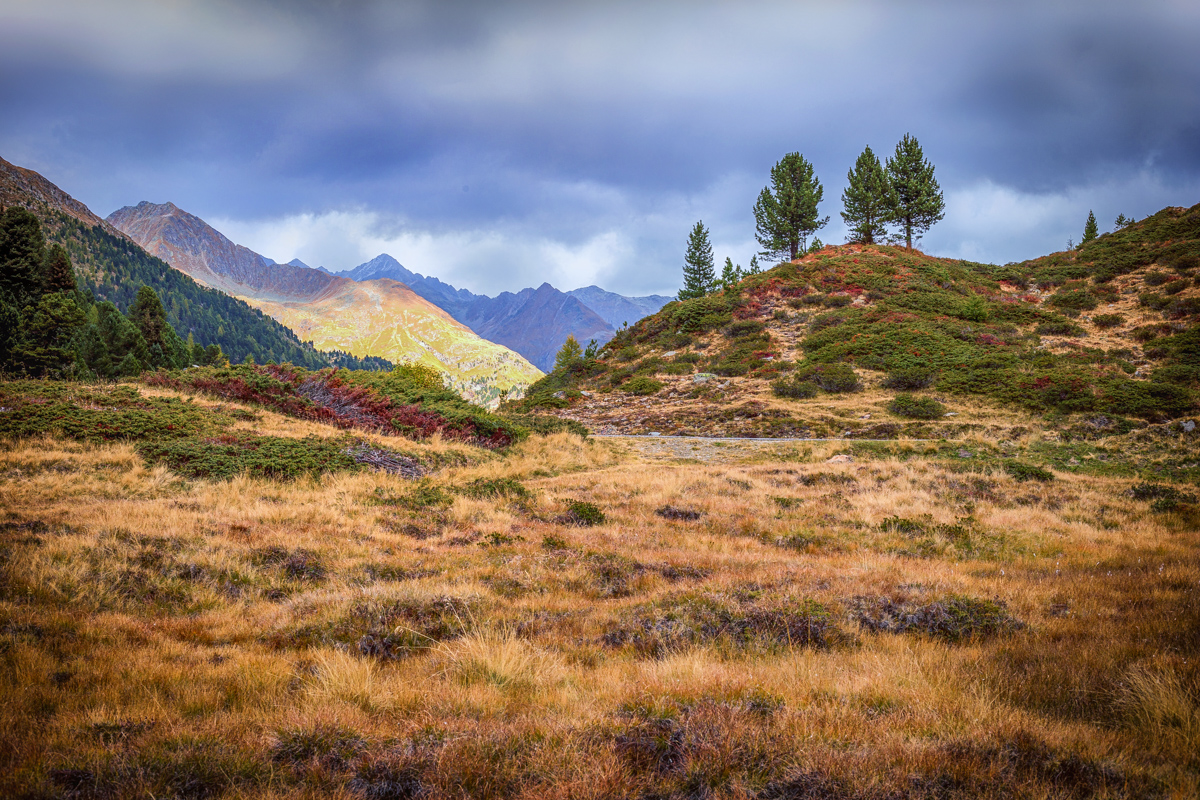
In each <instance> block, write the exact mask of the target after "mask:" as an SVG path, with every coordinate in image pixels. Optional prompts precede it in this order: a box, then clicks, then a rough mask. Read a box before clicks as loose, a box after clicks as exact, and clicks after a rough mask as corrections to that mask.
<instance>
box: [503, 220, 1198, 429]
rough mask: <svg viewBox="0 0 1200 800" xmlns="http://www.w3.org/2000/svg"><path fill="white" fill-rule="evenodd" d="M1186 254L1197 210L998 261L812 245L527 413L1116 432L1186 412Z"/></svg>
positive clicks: (659, 319) (614, 424) (699, 422)
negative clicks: (1042, 418)
mask: <svg viewBox="0 0 1200 800" xmlns="http://www.w3.org/2000/svg"><path fill="white" fill-rule="evenodd" d="M1198 257H1200V206H1197V207H1193V208H1191V209H1179V208H1174V209H1165V210H1163V211H1161V212H1159V213H1158V214H1156V215H1154V216H1152V217H1150V218H1148V219H1146V220H1143V221H1142V222H1140V223H1137V224H1135V225H1132V226H1130V227H1128V228H1126V229H1124V230H1121V231H1117V232H1114V233H1111V234H1107V235H1105V236H1101V237H1100V238H1099V239H1097V240H1096V241H1094V242H1091V243H1089V244H1088V245H1086V246H1085V247H1083V248H1081V249H1078V250H1075V251H1071V252H1069V253H1057V254H1053V255H1050V256H1046V257H1044V258H1041V259H1035V260H1032V261H1029V262H1025V263H1022V264H1012V265H1007V266H1004V267H994V266H990V265H985V264H973V263H968V262H962V261H956V260H949V259H940V258H934V257H930V256H926V255H923V254H921V253H918V252H909V251H906V250H904V249H902V248H894V247H863V246H857V245H847V246H842V247H826V248H825V249H824V250H822V251H820V252H819V253H816V254H812V255H808V256H806V257H804V258H802V259H799V260H797V261H796V262H793V263H789V264H781V265H779V266H777V267H775V268H774V269H771V270H769V271H767V272H765V273H762V274H760V275H755V276H750V277H748V278H746V279H744V280H743V281H742V282H741V283H740V284H738V285H737V286H736V287H733V288H732V289H730V290H729V291H726V292H721V293H716V294H712V295H709V296H707V297H704V298H700V299H696V300H690V301H687V302H683V303H680V302H674V303H671V304H669V305H667V306H666V307H665V308H663V309H662V311H660V312H658V313H657V314H654V315H651V316H649V317H647V318H645V319H642V320H640V321H639V322H637V323H636V324H635V325H633V326H632V327H630V328H629V330H628V331H625V332H621V333H619V334H618V335H617V336H615V337H614V338H613V339H612V341H610V342H609V344H608V345H607V346H606V347H605V348H604V349H603V350H602V351H601V353H600V358H599V359H598V360H596V361H593V362H583V361H580V362H579V363H577V364H576V365H574V367H573V368H572V369H571V370H570V371H568V372H557V373H554V374H553V375H550V376H548V377H547V378H546V379H545V380H544V381H542V382H540V383H539V384H537V385H535V386H534V387H532V388H531V390H530V393H529V395H528V399H527V400H526V401H525V407H528V408H532V407H540V408H543V409H545V410H546V413H551V414H555V415H559V416H563V417H567V418H571V419H576V420H578V421H580V422H583V423H584V424H585V425H587V426H588V427H589V428H591V429H592V430H594V431H597V432H604V431H607V432H635V433H651V432H657V433H662V434H685V433H695V434H704V435H714V434H718V435H744V436H799V437H821V436H837V437H843V436H845V437H863V438H895V437H897V436H913V437H919V438H920V437H926V436H931V435H933V436H942V435H951V434H952V433H954V432H958V433H961V432H962V431H963V429H964V426H974V427H975V428H976V429H978V428H980V427H981V426H982V427H986V426H987V425H988V424H989V421H988V418H989V417H995V418H1000V417H1002V416H1003V413H1004V410H1005V409H1014V408H1020V409H1025V410H1029V411H1033V412H1036V413H1040V414H1045V415H1049V416H1051V417H1053V418H1055V419H1059V420H1062V421H1064V424H1073V425H1080V426H1083V427H1084V428H1088V426H1090V431H1091V433H1092V434H1093V435H1102V434H1111V433H1124V432H1127V431H1128V430H1129V429H1130V428H1131V427H1137V426H1143V425H1146V424H1148V423H1152V422H1165V421H1169V420H1172V419H1179V418H1181V417H1184V416H1187V415H1191V414H1194V413H1195V412H1196V389H1197V388H1198V387H1200V327H1198V326H1197V322H1198V321H1200V287H1198V286H1197V284H1196V281H1197V280H1198V279H1200V270H1198V269H1197V267H1198V266H1200V258H1198ZM968 420H970V421H968ZM1079 435H1082V434H1079Z"/></svg>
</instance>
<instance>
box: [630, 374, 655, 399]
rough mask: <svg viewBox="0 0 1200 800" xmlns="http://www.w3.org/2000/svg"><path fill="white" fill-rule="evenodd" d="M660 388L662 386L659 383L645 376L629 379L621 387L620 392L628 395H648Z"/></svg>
mask: <svg viewBox="0 0 1200 800" xmlns="http://www.w3.org/2000/svg"><path fill="white" fill-rule="evenodd" d="M662 387H663V384H662V383H661V382H660V381H656V380H654V379H653V378H649V377H646V376H645V375H639V376H638V377H636V378H630V379H629V380H628V381H626V382H625V384H624V385H623V386H622V387H621V391H623V392H628V393H629V394H636V395H649V394H654V393H655V392H657V391H658V390H659V389H661V388H662Z"/></svg>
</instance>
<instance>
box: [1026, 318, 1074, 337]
mask: <svg viewBox="0 0 1200 800" xmlns="http://www.w3.org/2000/svg"><path fill="white" fill-rule="evenodd" d="M1034 332H1035V333H1037V334H1038V335H1039V336H1086V335H1087V331H1085V330H1084V329H1083V328H1081V327H1079V326H1078V325H1076V324H1075V323H1074V322H1071V321H1070V320H1069V319H1055V320H1049V321H1047V322H1043V323H1041V324H1040V325H1038V326H1037V327H1036V328H1035V329H1034Z"/></svg>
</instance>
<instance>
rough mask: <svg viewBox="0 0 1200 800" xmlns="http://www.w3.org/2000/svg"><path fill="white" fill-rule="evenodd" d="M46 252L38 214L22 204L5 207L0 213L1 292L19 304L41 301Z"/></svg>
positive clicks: (0, 293)
mask: <svg viewBox="0 0 1200 800" xmlns="http://www.w3.org/2000/svg"><path fill="white" fill-rule="evenodd" d="M45 253H46V240H45V238H43V236H42V225H41V223H40V222H38V218H37V217H35V216H34V215H33V214H32V213H30V212H29V211H27V210H25V209H24V208H21V207H19V206H13V207H11V208H8V209H5V211H4V214H3V215H0V295H4V294H7V295H9V297H10V298H11V300H10V301H9V302H10V303H11V305H13V306H14V307H15V308H17V309H23V308H25V306H27V305H30V304H33V305H36V304H37V300H38V297H39V296H40V295H41V293H42V261H43V259H44V258H45Z"/></svg>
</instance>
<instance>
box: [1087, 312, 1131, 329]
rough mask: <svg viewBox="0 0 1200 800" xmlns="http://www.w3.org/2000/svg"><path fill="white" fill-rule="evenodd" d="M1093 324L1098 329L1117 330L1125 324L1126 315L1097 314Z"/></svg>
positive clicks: (1093, 318)
mask: <svg viewBox="0 0 1200 800" xmlns="http://www.w3.org/2000/svg"><path fill="white" fill-rule="evenodd" d="M1092 323H1093V324H1094V325H1095V326H1096V327H1097V328H1104V329H1107V328H1116V327H1118V326H1120V325H1124V324H1125V315H1124V314H1097V315H1096V316H1094V317H1092Z"/></svg>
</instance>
